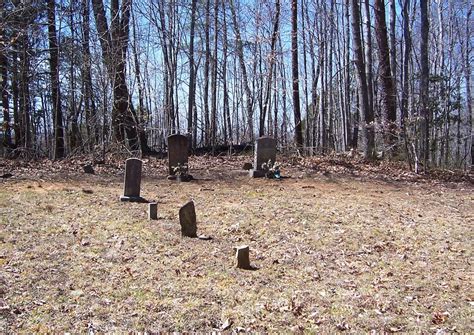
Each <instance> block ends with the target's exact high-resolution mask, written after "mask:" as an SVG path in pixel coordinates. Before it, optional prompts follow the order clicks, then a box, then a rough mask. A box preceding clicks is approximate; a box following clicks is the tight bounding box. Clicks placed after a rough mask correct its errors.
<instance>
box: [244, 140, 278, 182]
mask: <svg viewBox="0 0 474 335" xmlns="http://www.w3.org/2000/svg"><path fill="white" fill-rule="evenodd" d="M268 161H270V163H271V164H274V163H275V161H276V140H275V139H274V138H273V137H269V136H262V137H259V138H258V139H257V140H256V141H255V156H254V163H253V169H252V170H250V176H251V177H253V178H259V177H264V176H265V170H264V169H262V164H263V163H268Z"/></svg>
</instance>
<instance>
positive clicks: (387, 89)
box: [374, 0, 397, 148]
mask: <svg viewBox="0 0 474 335" xmlns="http://www.w3.org/2000/svg"><path fill="white" fill-rule="evenodd" d="M374 11H375V31H376V33H375V35H376V36H377V44H378V49H377V50H378V56H379V78H380V84H381V86H382V88H381V90H380V91H381V96H382V115H383V118H384V138H385V145H386V147H387V148H390V147H391V146H392V145H393V144H394V143H395V139H396V121H397V106H396V93H395V83H394V77H392V71H391V66H390V50H389V46H388V34H387V24H386V20H385V3H384V0H375V6H374Z"/></svg>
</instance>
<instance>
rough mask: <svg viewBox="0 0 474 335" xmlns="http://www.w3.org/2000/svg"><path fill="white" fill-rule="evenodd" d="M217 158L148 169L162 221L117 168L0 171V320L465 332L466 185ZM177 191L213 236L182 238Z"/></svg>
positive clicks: (146, 327) (469, 318) (469, 214)
mask: <svg viewBox="0 0 474 335" xmlns="http://www.w3.org/2000/svg"><path fill="white" fill-rule="evenodd" d="M211 166H213V167H216V166H217V168H216V169H215V170H219V166H218V163H216V162H215V161H214V162H212V164H211ZM191 167H192V166H191ZM215 170H214V172H213V170H212V169H210V170H209V169H208V168H205V167H203V168H202V169H200V170H197V171H194V174H195V176H198V177H200V178H201V179H200V180H197V181H193V182H191V183H181V184H178V183H176V182H171V181H168V180H166V179H165V176H164V173H165V172H164V171H165V170H164V169H163V170H155V173H152V171H151V169H148V170H146V171H147V172H148V177H147V178H145V180H144V181H143V183H142V190H143V191H142V195H143V196H144V197H145V198H146V199H148V200H156V201H158V212H159V220H158V221H148V220H147V219H146V209H147V205H146V204H133V203H121V202H119V201H118V198H119V195H120V194H121V190H122V186H121V176H119V175H115V176H111V175H109V174H107V175H105V174H98V175H95V176H91V175H80V177H79V176H77V175H76V176H73V177H70V178H69V179H68V178H65V177H64V175H62V177H61V178H52V179H50V180H46V179H45V178H44V176H43V178H42V179H41V178H40V177H38V176H35V177H34V178H33V177H32V178H28V177H27V176H26V177H24V178H17V179H15V177H14V178H12V179H9V180H6V181H3V182H1V186H2V187H1V190H0V210H1V212H0V213H1V232H0V250H1V251H0V269H1V270H0V271H1V280H0V286H1V287H0V291H1V292H2V296H3V297H2V301H3V306H4V307H2V304H0V308H1V310H0V326H1V328H0V329H1V330H2V331H4V332H6V333H31V332H55V333H58V332H66V331H68V332H74V333H78V332H81V333H84V332H86V331H87V330H88V329H94V330H96V331H104V332H123V331H160V330H166V331H193V330H199V331H211V330H213V329H222V328H223V327H224V328H226V329H227V330H228V331H239V330H247V331H252V332H254V331H260V332H271V333H273V332H296V331H300V330H305V331H308V332H324V333H334V332H342V331H347V332H354V333H360V332H369V331H371V330H375V331H377V332H424V333H435V332H437V331H438V330H444V331H445V332H460V333H472V332H474V329H473V308H474V306H473V304H474V302H473V301H474V293H473V290H472V275H473V268H472V240H473V233H472V223H473V217H474V213H473V200H474V199H473V195H472V194H473V193H472V185H471V186H470V185H468V184H449V185H448V184H446V185H445V184H442V183H437V184H432V183H418V184H415V183H403V182H386V181H376V180H367V181H360V180H355V179H353V178H348V177H331V176H329V177H325V176H322V175H311V174H307V175H304V174H303V173H299V172H297V171H296V170H295V171H293V172H292V174H293V176H294V177H295V178H290V179H284V180H281V181H271V180H263V179H260V180H255V179H254V180H251V179H249V178H247V177H246V176H244V175H241V174H239V173H238V172H235V171H233V170H232V171H231V169H230V168H228V169H227V170H226V171H224V172H223V174H222V175H220V176H217V174H216V173H215ZM283 172H284V173H285V171H283ZM45 175H46V174H45ZM301 175H304V178H297V177H298V176H301ZM189 199H193V200H194V201H195V203H196V210H197V216H198V233H202V234H205V235H209V236H212V238H213V239H212V241H201V240H197V239H189V238H181V236H180V228H179V223H178V219H177V213H178V209H179V207H180V205H183V204H184V203H185V202H186V201H188V200H189ZM241 244H248V245H250V249H251V261H252V263H253V264H254V265H256V266H257V267H258V268H259V269H258V270H256V271H245V270H237V269H235V268H234V267H233V262H234V259H233V257H234V252H233V248H234V247H235V246H238V245H241ZM5 305H8V308H7V307H5ZM229 324H230V326H229V327H227V326H228V325H229Z"/></svg>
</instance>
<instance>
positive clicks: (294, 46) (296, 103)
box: [291, 0, 303, 149]
mask: <svg viewBox="0 0 474 335" xmlns="http://www.w3.org/2000/svg"><path fill="white" fill-rule="evenodd" d="M291 27H292V29H291V69H292V80H293V114H294V118H295V139H296V146H297V148H298V149H302V148H303V128H302V126H301V110H300V91H299V76H298V72H299V71H298V70H299V68H298V1H297V0H292V1H291Z"/></svg>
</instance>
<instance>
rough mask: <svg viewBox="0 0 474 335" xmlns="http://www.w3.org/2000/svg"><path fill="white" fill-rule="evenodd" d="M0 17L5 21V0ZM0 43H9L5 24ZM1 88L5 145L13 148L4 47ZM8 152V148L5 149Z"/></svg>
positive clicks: (0, 26)
mask: <svg viewBox="0 0 474 335" xmlns="http://www.w3.org/2000/svg"><path fill="white" fill-rule="evenodd" d="M0 17H1V18H2V21H3V22H5V20H6V15H5V1H4V0H0ZM0 44H1V45H3V46H6V45H7V36H6V31H5V29H3V24H0ZM0 88H1V90H2V109H3V127H2V128H3V131H4V135H3V147H4V148H11V147H12V140H11V130H10V105H9V94H8V91H9V88H8V58H7V50H6V48H4V49H3V50H0ZM5 152H6V153H7V152H8V150H6V151H5Z"/></svg>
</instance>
